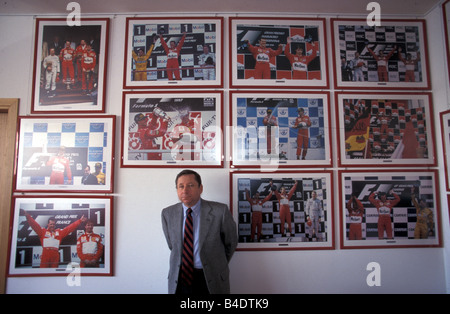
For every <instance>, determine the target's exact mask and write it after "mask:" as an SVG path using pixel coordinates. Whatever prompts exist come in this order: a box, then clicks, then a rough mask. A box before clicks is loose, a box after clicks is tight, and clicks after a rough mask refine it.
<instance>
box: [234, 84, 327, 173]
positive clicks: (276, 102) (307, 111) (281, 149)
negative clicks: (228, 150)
mask: <svg viewBox="0 0 450 314" xmlns="http://www.w3.org/2000/svg"><path fill="white" fill-rule="evenodd" d="M328 99H329V94H328V93H326V92H317V93H300V92H287V91H286V92H270V93H254V92H246V91H231V92H230V101H231V105H230V110H231V113H230V116H231V124H232V125H231V128H232V132H231V134H232V157H231V164H232V166H234V167H236V168H239V167H261V166H264V167H265V166H269V167H270V166H272V167H277V168H278V167H279V168H285V167H292V166H308V167H326V166H331V165H332V159H331V146H332V145H331V144H330V138H331V133H330V129H331V128H330V113H329V100H328Z"/></svg>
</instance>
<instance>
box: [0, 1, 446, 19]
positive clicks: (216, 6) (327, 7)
mask: <svg viewBox="0 0 450 314" xmlns="http://www.w3.org/2000/svg"><path fill="white" fill-rule="evenodd" d="M71 1H72V0H66V1H61V0H1V1H0V15H47V14H48V15H55V14H56V15H65V14H68V13H69V12H70V11H68V10H67V8H66V7H67V4H68V3H69V2H71ZM371 1H372V0H76V2H77V3H79V4H80V7H81V14H83V13H85V14H114V13H117V14H127V13H133V14H140V13H142V14H149V13H152V12H155V13H171V12H173V13H252V12H257V13H292V14H308V15H309V14H317V15H320V14H340V13H341V14H342V13H345V14H346V15H367V14H369V13H370V11H367V8H366V6H367V4H368V3H369V2H371ZM376 2H378V3H379V4H380V7H381V14H382V17H383V15H384V16H387V15H425V14H427V13H428V12H430V10H431V9H433V8H434V7H435V6H436V5H439V4H440V3H441V2H442V0H376Z"/></svg>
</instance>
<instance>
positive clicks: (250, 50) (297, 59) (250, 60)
mask: <svg viewBox="0 0 450 314" xmlns="http://www.w3.org/2000/svg"><path fill="white" fill-rule="evenodd" d="M229 26H230V40H231V43H230V58H231V61H230V86H231V87H234V88H240V87H241V88H242V87H246V88H267V87H270V88H274V87H275V88H328V73H327V69H328V66H327V46H326V34H325V32H326V29H325V19H321V18H252V17H231V18H230V24H229Z"/></svg>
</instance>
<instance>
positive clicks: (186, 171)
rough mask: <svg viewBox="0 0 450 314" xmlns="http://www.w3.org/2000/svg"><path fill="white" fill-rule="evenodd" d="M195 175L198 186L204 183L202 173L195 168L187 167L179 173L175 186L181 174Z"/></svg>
mask: <svg viewBox="0 0 450 314" xmlns="http://www.w3.org/2000/svg"><path fill="white" fill-rule="evenodd" d="M191 174H192V175H194V176H195V181H197V183H198V186H200V185H202V178H201V177H200V175H199V174H198V173H197V172H195V171H194V170H190V169H186V170H183V171H181V172H180V173H179V174H178V175H177V178H176V179H175V186H177V185H178V178H179V177H181V176H187V175H191Z"/></svg>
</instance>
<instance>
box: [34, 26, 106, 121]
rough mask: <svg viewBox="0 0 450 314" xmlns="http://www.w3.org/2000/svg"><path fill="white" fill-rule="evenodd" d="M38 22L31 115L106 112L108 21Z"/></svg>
mask: <svg viewBox="0 0 450 314" xmlns="http://www.w3.org/2000/svg"><path fill="white" fill-rule="evenodd" d="M80 23H81V25H80V26H69V25H67V20H66V19H49V18H38V19H36V35H35V45H34V46H35V47H34V51H35V53H34V68H33V88H32V90H33V91H32V94H33V95H32V105H31V113H58V112H71V113H81V112H89V113H103V112H105V91H106V77H107V76H106V69H107V60H108V36H109V18H99V19H94V18H89V19H88V18H86V19H84V18H83V19H80Z"/></svg>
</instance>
